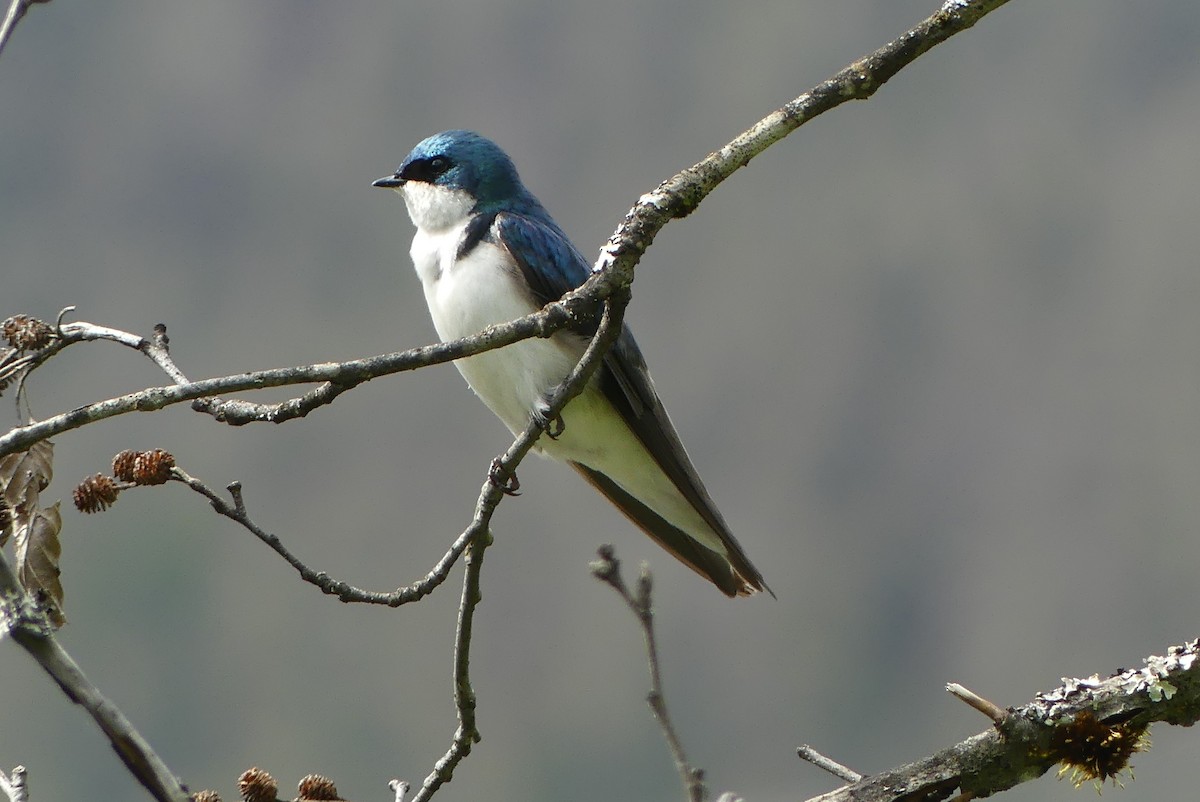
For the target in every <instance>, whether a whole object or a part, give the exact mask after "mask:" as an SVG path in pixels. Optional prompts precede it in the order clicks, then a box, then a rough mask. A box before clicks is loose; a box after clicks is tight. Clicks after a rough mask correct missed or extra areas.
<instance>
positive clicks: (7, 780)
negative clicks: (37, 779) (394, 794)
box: [0, 766, 404, 802]
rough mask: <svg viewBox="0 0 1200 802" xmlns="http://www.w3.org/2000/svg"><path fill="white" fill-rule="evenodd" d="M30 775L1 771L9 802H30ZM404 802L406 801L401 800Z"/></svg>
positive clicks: (16, 769) (1, 783)
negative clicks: (10, 773)
mask: <svg viewBox="0 0 1200 802" xmlns="http://www.w3.org/2000/svg"><path fill="white" fill-rule="evenodd" d="M28 779H29V777H28V773H27V772H26V771H25V767H24V766H15V767H14V768H13V770H12V776H8V775H6V774H5V773H4V772H2V771H0V791H3V792H4V795H5V796H7V797H8V802H29V784H28ZM400 802H404V800H400Z"/></svg>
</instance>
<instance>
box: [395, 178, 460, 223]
mask: <svg viewBox="0 0 1200 802" xmlns="http://www.w3.org/2000/svg"><path fill="white" fill-rule="evenodd" d="M401 194H402V195H403V196H404V205H405V206H407V207H408V216H409V217H411V218H412V221H413V225H415V226H416V227H417V228H419V229H421V230H422V231H428V232H430V233H436V232H440V231H445V230H446V229H448V228H452V227H454V226H456V225H458V224H459V223H462V222H463V221H464V220H466V219H467V216H468V215H470V214H471V209H473V208H475V198H474V197H472V196H471V193H469V192H467V191H466V190H463V189H449V188H447V187H439V186H436V185H434V184H428V183H426V182H424V181H408V182H407V183H405V184H404V186H403V187H402V188H401Z"/></svg>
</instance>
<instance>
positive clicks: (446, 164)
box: [429, 156, 450, 175]
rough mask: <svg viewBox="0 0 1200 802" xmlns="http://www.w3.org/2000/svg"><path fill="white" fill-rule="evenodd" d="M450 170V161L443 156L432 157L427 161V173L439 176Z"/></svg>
mask: <svg viewBox="0 0 1200 802" xmlns="http://www.w3.org/2000/svg"><path fill="white" fill-rule="evenodd" d="M449 169H450V160H449V159H447V158H446V157H445V156H434V157H433V158H432V159H430V160H429V172H431V173H433V174H434V175H441V174H442V173H444V172H446V171H447V170H449Z"/></svg>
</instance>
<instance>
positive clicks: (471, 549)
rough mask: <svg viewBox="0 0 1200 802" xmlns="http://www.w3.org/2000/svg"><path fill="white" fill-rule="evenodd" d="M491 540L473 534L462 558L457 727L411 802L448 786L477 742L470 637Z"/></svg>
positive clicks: (488, 535)
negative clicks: (465, 567) (443, 786)
mask: <svg viewBox="0 0 1200 802" xmlns="http://www.w3.org/2000/svg"><path fill="white" fill-rule="evenodd" d="M491 539H492V538H491V533H490V532H488V531H487V530H483V531H481V532H479V533H478V534H476V535H475V536H474V537H472V538H471V541H470V542H469V543H468V544H467V550H466V554H465V557H464V558H463V561H464V562H465V563H466V564H467V570H466V572H465V573H464V576H463V592H462V600H461V601H460V602H459V606H458V629H457V631H456V632H455V636H454V709H455V710H456V711H457V713H458V727H457V728H456V729H455V731H454V737H453V738H452V739H451V741H450V748H449V749H447V750H446V754H444V755H442V757H441V758H440V759H439V760H438V761H437V762H436V763H435V764H434V766H433V772H432V773H431V774H430V775H429V776H428V777H426V778H425V783H424V784H423V785H422V786H421V788H420V790H419V791H417V795H416V796H414V797H413V802H422V800H426V799H429V798H430V797H431V796H433V795H434V794H435V793H436V792H437V790H438V789H439V788H441V787H442V785H444V784H445V783H448V782H450V780H451V779H453V777H454V769H455V768H456V767H457V766H458V764H459V763H461V762H462V761H463V759H464V758H465V757H466V756H467V755H469V754H471V747H472V746H473V745H474V744H476V743H478V742H479V739H480V735H479V729H478V728H477V727H476V726H475V689H474V688H472V687H471V633H472V627H473V625H474V622H475V607H476V605H478V604H479V601H480V599H482V598H483V596H482V594H481V593H480V590H479V578H480V572H481V571H482V569H483V552H484V550H485V549H487V547H488V546H489V545H491Z"/></svg>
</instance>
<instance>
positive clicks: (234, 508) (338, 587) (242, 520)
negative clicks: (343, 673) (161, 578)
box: [171, 466, 476, 607]
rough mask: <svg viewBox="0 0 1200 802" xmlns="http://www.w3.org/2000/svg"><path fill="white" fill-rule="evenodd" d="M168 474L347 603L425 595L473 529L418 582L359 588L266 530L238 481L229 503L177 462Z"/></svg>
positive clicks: (394, 601) (388, 602) (396, 602)
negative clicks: (314, 564) (256, 519)
mask: <svg viewBox="0 0 1200 802" xmlns="http://www.w3.org/2000/svg"><path fill="white" fill-rule="evenodd" d="M171 477H172V479H174V480H175V481H177V482H181V483H183V484H185V485H187V486H188V487H190V488H191V489H192V490H194V491H196V492H197V493H199V494H200V495H202V496H204V497H205V498H207V499H208V501H209V503H210V504H212V507H213V509H214V510H216V511H217V513H219V514H220V515H224V516H225V517H226V518H229V519H230V520H231V521H235V522H236V523H238V524H240V525H241V526H243V527H244V528H245V529H246V530H248V531H249V532H250V533H251V534H253V535H254V536H255V537H257V538H258V539H259V540H261V541H262V542H263V543H265V544H266V545H267V546H268V547H270V548H271V550H272V551H274V552H275V553H276V554H278V555H279V556H280V557H282V558H283V559H284V561H285V562H287V564H288V565H290V566H292V567H293V568H295V569H296V572H297V573H299V574H300V578H301V579H303V580H304V581H305V582H308V583H310V584H312V585H315V586H316V587H317V588H319V589H320V590H321V592H322V593H326V594H328V595H330V596H336V597H337V598H338V599H339V600H340V601H343V602H347V603H357V604H380V605H385V606H388V607H399V606H400V605H402V604H407V603H409V602H413V601H417V600H418V599H421V598H424V597H425V596H427V595H429V593H430V592H432V591H433V589H434V588H436V587H437V586H438V585H440V584H442V582H444V581H446V577H447V576H449V574H450V569H451V568H452V567H453V566H454V563H455V562H456V561H457V560H458V558H459V556H460V555H461V554H462V553H463V550H464V549H465V548H466V547H467V543H468V541H469V540H470V538H471V537H472V536H473V534H474V533H475V531H476V530H475V529H474V528H472V529H468V530H467V531H466V532H463V533H462V534H461V535H459V536H458V538H456V539H455V541H454V543H452V544H451V546H450V548H449V550H447V552H446V554H445V555H443V556H442V559H441V560H439V561H438V562H437V564H436V565H435V566H434V567H433V568H432V569H431V570H430V571H429V573H428V574H426V575H425V576H424V577H423V578H422V579H420V580H418V581H417V582H414V583H412V584H411V585H405V586H403V587H400V588H396V589H395V590H392V591H387V592H383V591H373V590H363V589H362V588H356V587H354V586H353V585H350V584H348V583H346V582H342V581H340V580H337V579H334V578H332V577H330V576H329V575H328V574H326V573H325V572H324V571H316V570H314V569H313V568H310V567H309V566H308V565H307V564H305V563H304V562H303V561H302V560H301V559H300V558H299V557H297V556H296V555H295V554H293V553H292V552H291V550H290V549H288V548H287V546H285V545H283V541H282V540H280V539H279V536H278V535H275V534H273V533H271V532H268V531H266V530H265V529H263V528H262V527H261V526H259V525H258V524H257V523H255V522H254V520H253V519H252V518H251V517H250V514H249V513H248V512H247V510H246V503H245V500H244V499H243V498H242V486H241V484H240V483H238V482H234V483H232V484H230V485H229V486H228V487H227V488H226V489H227V490H228V491H229V495H230V497H231V498H232V499H233V501H232V503H231V502H229V501H226V500H225V499H224V498H222V497H221V494H220V493H218V492H217V491H216V490H213V489H212V488H211V487H209V486H208V485H207V484H205V483H204V482H202V481H201V480H199V479H197V478H196V477H194V476H192V475H190V474H188V473H187V472H186V471H184V470H183V469H182V468H179V467H178V466H177V467H175V468H172V469H171Z"/></svg>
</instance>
